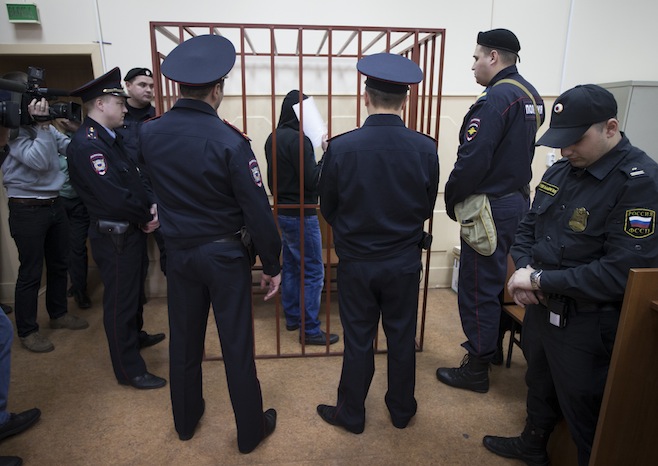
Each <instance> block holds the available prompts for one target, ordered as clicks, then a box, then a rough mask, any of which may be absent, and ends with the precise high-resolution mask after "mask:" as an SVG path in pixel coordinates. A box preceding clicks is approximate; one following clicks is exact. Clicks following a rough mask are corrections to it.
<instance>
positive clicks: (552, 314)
mask: <svg viewBox="0 0 658 466" xmlns="http://www.w3.org/2000/svg"><path fill="white" fill-rule="evenodd" d="M542 304H544V305H545V306H546V309H548V323H549V324H551V325H554V326H556V327H558V328H564V327H566V326H567V315H568V314H569V306H570V305H572V304H573V300H572V299H571V298H568V297H566V296H562V295H558V294H549V295H548V296H547V297H546V298H545V302H544V303H542Z"/></svg>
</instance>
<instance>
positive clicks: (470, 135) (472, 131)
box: [464, 118, 480, 142]
mask: <svg viewBox="0 0 658 466" xmlns="http://www.w3.org/2000/svg"><path fill="white" fill-rule="evenodd" d="M479 129H480V119H479V118H471V121H469V122H468V126H467V127H466V134H464V138H466V141H468V142H471V141H472V140H473V139H475V136H477V135H478V130H479Z"/></svg>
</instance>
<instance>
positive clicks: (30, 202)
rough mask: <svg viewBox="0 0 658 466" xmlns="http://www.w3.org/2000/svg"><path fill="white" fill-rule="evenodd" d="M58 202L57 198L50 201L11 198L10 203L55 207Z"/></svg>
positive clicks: (32, 198)
mask: <svg viewBox="0 0 658 466" xmlns="http://www.w3.org/2000/svg"><path fill="white" fill-rule="evenodd" d="M55 201H57V198H56V197H51V198H49V199H37V198H35V197H10V198H9V202H11V203H12V204H23V205H53V204H54V203H55Z"/></svg>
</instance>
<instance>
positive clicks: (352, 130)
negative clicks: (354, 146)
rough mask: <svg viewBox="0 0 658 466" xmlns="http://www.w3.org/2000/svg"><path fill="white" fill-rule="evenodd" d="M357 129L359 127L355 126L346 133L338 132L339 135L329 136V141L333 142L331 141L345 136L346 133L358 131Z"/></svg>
mask: <svg viewBox="0 0 658 466" xmlns="http://www.w3.org/2000/svg"><path fill="white" fill-rule="evenodd" d="M357 129H359V128H354V129H351V130H349V131H345V132H344V133H340V134H337V135H335V136H332V137H330V138H329V140H328V142H331V141H333V140H334V139H338V138H339V137H341V136H345V135H346V134H350V133H352V132H354V131H356V130H357Z"/></svg>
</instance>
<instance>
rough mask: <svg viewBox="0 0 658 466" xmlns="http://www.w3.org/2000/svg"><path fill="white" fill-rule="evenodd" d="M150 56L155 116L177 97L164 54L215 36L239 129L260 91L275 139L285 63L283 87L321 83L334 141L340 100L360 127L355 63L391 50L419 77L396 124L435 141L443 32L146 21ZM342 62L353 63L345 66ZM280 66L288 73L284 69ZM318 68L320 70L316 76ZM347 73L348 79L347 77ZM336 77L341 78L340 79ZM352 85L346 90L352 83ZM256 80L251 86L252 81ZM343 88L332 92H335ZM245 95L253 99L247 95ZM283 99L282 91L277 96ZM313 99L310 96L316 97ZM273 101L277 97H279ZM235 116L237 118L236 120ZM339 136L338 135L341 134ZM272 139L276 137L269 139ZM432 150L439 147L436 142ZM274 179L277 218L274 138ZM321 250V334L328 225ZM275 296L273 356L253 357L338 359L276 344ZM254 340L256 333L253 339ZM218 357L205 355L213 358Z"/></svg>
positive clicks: (423, 308) (422, 299) (423, 304)
mask: <svg viewBox="0 0 658 466" xmlns="http://www.w3.org/2000/svg"><path fill="white" fill-rule="evenodd" d="M149 27H150V36H151V57H152V63H153V74H154V78H155V79H154V88H155V106H156V112H157V114H162V113H163V112H165V111H167V110H168V109H169V108H170V107H171V106H172V105H173V103H174V102H175V101H176V100H177V99H178V97H179V96H180V92H179V89H178V85H177V84H176V83H174V82H173V81H170V80H168V79H167V78H165V77H164V76H163V75H162V73H161V69H160V66H161V63H162V61H163V60H164V59H165V58H166V55H167V53H168V51H170V50H171V49H173V47H175V46H176V45H178V44H179V43H181V42H183V41H185V40H187V39H189V38H191V37H195V36H197V35H202V34H216V35H223V36H225V37H227V38H228V39H229V40H231V42H233V44H234V46H235V48H236V53H237V59H236V64H235V66H234V68H233V70H232V71H231V77H232V78H233V77H234V76H235V74H236V73H238V74H239V80H240V90H239V94H237V97H239V98H240V100H241V105H240V107H241V121H242V130H243V131H244V132H245V133H247V132H248V117H249V116H250V115H249V114H248V105H247V100H248V98H249V97H250V95H251V96H253V95H257V94H258V93H260V94H261V95H266V96H270V115H269V118H270V120H271V124H272V128H271V132H272V133H274V134H276V132H275V129H276V122H277V119H276V116H277V112H278V106H277V95H278V94H277V92H276V87H277V84H278V83H279V82H280V81H277V75H278V74H280V73H281V70H282V69H283V70H284V72H285V71H289V68H290V67H291V66H294V67H296V69H297V73H296V74H297V80H296V82H290V81H287V83H288V84H289V86H288V87H289V88H290V89H292V88H293V87H292V86H296V87H297V89H298V90H299V91H300V92H301V93H304V86H305V83H307V82H310V83H311V84H310V85H309V87H312V86H316V87H318V83H323V84H324V85H326V91H325V89H323V94H324V92H326V96H324V95H323V97H324V98H326V111H327V129H328V134H329V136H330V137H331V136H333V135H335V134H333V129H334V106H335V102H336V101H337V100H339V99H343V100H344V98H345V96H346V95H347V97H348V98H350V99H352V98H353V99H354V118H355V125H354V126H356V127H359V126H361V122H362V118H363V116H362V114H361V113H362V102H361V100H362V93H361V88H362V77H361V76H360V75H359V73H358V72H357V71H356V62H357V61H358V60H359V59H360V58H362V57H363V56H365V55H367V54H371V53H379V52H390V53H397V54H400V55H402V56H405V57H407V58H409V59H410V60H412V61H414V62H415V63H417V64H418V65H419V66H420V67H421V69H423V72H424V79H423V81H421V83H419V84H417V85H413V86H411V88H410V92H409V100H408V103H407V105H406V108H405V110H404V112H403V115H402V117H403V120H404V122H405V124H406V125H407V127H409V128H411V129H415V130H416V131H419V132H422V133H425V134H427V135H429V136H431V137H433V138H434V139H435V140H437V141H438V135H439V125H440V118H439V115H440V113H441V95H442V94H441V89H442V84H443V57H444V48H445V30H444V29H418V28H391V27H366V26H357V27H350V26H317V25H266V24H230V23H181V22H151V23H150V24H149ZM305 63H306V64H309V67H310V68H312V71H311V74H310V76H306V79H305V74H306V73H305V68H304V65H305ZM346 64H349V65H352V64H353V66H351V67H349V68H348V67H346ZM286 66H287V67H288V68H286ZM263 67H269V70H268V73H269V80H265V79H263V78H262V76H263V71H262V68H263ZM318 67H320V68H321V69H322V72H318ZM350 74H353V77H351V76H350ZM341 78H343V79H341ZM352 79H353V83H354V85H353V86H352V85H347V86H346V85H345V82H346V81H347V82H352ZM256 81H258V82H256ZM341 86H342V89H340V90H338V91H336V89H337V88H339V87H341ZM250 91H251V92H252V94H250ZM284 94H285V93H284ZM279 95H280V94H279ZM316 95H317V93H316ZM279 99H280V97H279ZM303 108H304V106H301V108H300V115H299V118H300V124H301V125H303V122H304V114H303ZM238 117H239V116H238ZM340 132H342V131H339V132H338V133H340ZM273 137H274V138H275V137H276V136H273ZM303 137H304V135H303V133H302V132H300V148H301V149H300V155H299V156H300V166H303V157H304V154H303V147H304V144H303ZM437 147H438V142H437ZM273 151H274V153H273V159H274V163H273V170H274V173H273V180H274V186H271V187H270V188H271V191H272V209H273V211H274V215H275V218H276V214H277V211H278V208H279V204H278V199H277V195H276V191H277V190H276V139H274V141H273ZM300 178H302V179H300V192H304V180H303V175H302V177H300ZM286 207H287V208H299V209H300V217H301V220H303V216H304V209H305V208H318V205H317V204H301V205H289V204H287V205H286ZM432 223H433V222H432V219H431V218H430V219H429V221H428V225H427V229H428V231H429V232H430V233H432ZM303 225H304V223H303V221H301V224H300V237H301V238H303V237H304V231H303ZM325 240H326V241H325V242H326V244H325V245H324V248H325V287H324V293H325V301H324V303H323V307H324V309H325V323H326V331H327V333H329V332H330V329H331V326H330V325H331V322H330V309H331V298H332V288H331V280H332V271H333V270H332V267H333V266H335V262H336V260H335V259H336V258H335V257H332V254H334V251H333V249H332V247H331V246H332V244H333V240H332V238H331V228H330V227H327V232H326V238H325ZM303 248H304V242H303V241H301V242H300V249H301V250H300V256H301V257H304V250H303ZM430 256H431V254H430V251H429V250H428V251H426V252H425V254H424V262H425V263H424V269H423V278H422V280H423V283H422V286H421V295H420V296H419V311H420V312H419V319H420V321H419V326H418V327H419V328H418V330H417V335H416V348H417V350H418V351H422V349H423V342H424V333H425V317H426V312H427V290H428V284H429V266H430ZM300 265H301V274H300V275H301V277H300V280H301V284H300V293H301V296H300V302H301V303H304V286H303V277H304V269H303V267H304V264H303V261H302V263H301V264H300ZM304 314H305V313H304V309H303V304H302V309H301V316H302V322H301V325H302V328H303V326H304ZM280 316H281V303H280V298H279V297H277V299H276V330H277V341H276V351H275V352H274V353H273V354H258V353H257V354H256V357H257V358H285V357H310V356H339V355H342V354H343V353H342V351H331V347H330V346H329V345H327V346H326V347H325V350H324V351H323V352H320V353H315V352H314V353H308V352H307V351H306V348H305V345H304V343H303V340H302V344H301V351H300V352H299V353H284V352H282V350H281V341H280V335H281V333H280ZM252 318H253V315H252ZM255 337H256V335H255ZM375 351H376V352H385V350H381V349H380V348H379V341H378V338H377V339H376V340H375ZM220 358H221V356H212V357H206V359H220Z"/></svg>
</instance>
